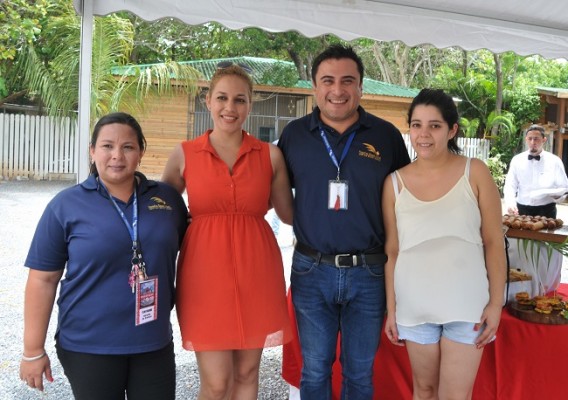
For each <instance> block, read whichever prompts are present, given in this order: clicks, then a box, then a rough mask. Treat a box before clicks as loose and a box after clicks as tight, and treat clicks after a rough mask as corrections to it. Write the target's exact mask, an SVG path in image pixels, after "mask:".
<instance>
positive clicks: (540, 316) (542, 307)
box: [509, 292, 568, 325]
mask: <svg viewBox="0 0 568 400" xmlns="http://www.w3.org/2000/svg"><path fill="white" fill-rule="evenodd" d="M509 311H510V313H511V315H513V316H514V317H517V318H519V319H522V320H523V321H527V322H533V323H536V324H547V325H562V324H568V302H566V301H565V300H564V299H563V298H562V297H560V296H558V295H553V296H534V297H530V295H529V293H528V292H518V293H516V294H515V301H513V302H512V303H510V304H509Z"/></svg>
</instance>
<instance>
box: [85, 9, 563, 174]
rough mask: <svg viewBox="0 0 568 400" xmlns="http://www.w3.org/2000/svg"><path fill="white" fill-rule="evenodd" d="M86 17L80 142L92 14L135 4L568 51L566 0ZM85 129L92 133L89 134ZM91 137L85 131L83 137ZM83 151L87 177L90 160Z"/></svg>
mask: <svg viewBox="0 0 568 400" xmlns="http://www.w3.org/2000/svg"><path fill="white" fill-rule="evenodd" d="M74 4H75V9H76V10H77V12H78V13H79V14H80V15H82V16H83V17H84V18H83V37H82V48H81V50H82V51H81V53H82V58H81V85H80V87H81V90H80V102H79V103H80V104H81V105H82V106H80V109H79V121H80V122H79V127H80V132H81V134H80V136H81V137H80V140H79V149H86V148H87V144H88V135H89V122H88V121H89V115H88V110H89V107H88V101H89V95H88V90H83V88H89V87H90V69H91V67H90V54H91V41H92V39H91V37H92V20H93V15H107V14H110V13H113V12H117V11H130V12H132V13H134V14H136V15H138V16H139V17H141V18H143V19H145V20H149V21H151V20H157V19H161V18H165V17H174V18H177V19H180V20H181V21H183V22H185V23H187V24H190V25H199V24H203V23H206V22H211V21H216V22H219V23H221V24H223V25H225V26H227V27H228V28H233V29H238V28H245V27H250V26H255V27H259V28H262V29H266V30H270V31H287V30H296V31H299V32H301V33H302V34H304V35H306V36H310V37H313V36H318V35H322V34H326V33H331V34H334V35H336V36H339V37H341V38H342V39H345V40H352V39H355V38H359V37H367V38H371V39H375V40H385V41H391V40H401V41H403V42H404V43H406V44H407V45H410V46H415V45H418V44H425V43H428V44H432V45H434V46H436V47H438V48H444V47H449V46H460V47H462V48H464V49H466V50H474V49H481V48H485V49H489V50H491V51H493V52H496V53H500V52H504V51H509V50H511V51H514V52H516V53H517V54H520V55H530V54H540V55H542V56H543V57H547V58H568V18H566V11H568V5H566V3H565V2H564V1H562V0H557V1H550V0H496V1H488V0H390V1H376V0H74ZM85 135H86V136H85ZM85 137H86V139H85ZM77 154H79V174H78V179H79V181H81V180H82V179H84V178H86V176H87V173H88V162H87V160H82V157H81V154H82V153H81V152H78V153H77Z"/></svg>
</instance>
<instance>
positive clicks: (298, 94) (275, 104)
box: [136, 57, 418, 178]
mask: <svg viewBox="0 0 568 400" xmlns="http://www.w3.org/2000/svg"><path fill="white" fill-rule="evenodd" d="M220 61H232V62H234V63H241V64H246V65H248V66H250V67H251V69H252V71H253V72H252V73H251V75H252V77H253V80H254V81H255V87H254V94H253V100H254V102H253V109H252V111H251V114H250V116H249V118H248V120H247V123H246V125H245V129H246V130H247V131H248V132H250V133H251V134H253V135H255V136H257V137H258V138H260V139H261V140H264V141H267V142H272V141H274V140H276V139H278V137H279V136H280V134H281V133H282V130H283V129H284V127H285V126H286V124H287V123H288V122H289V121H291V120H293V119H296V118H298V117H302V116H304V115H306V114H307V113H309V112H310V111H311V110H312V108H313V107H314V99H313V91H312V87H311V82H307V81H298V82H297V83H296V84H295V85H294V86H292V87H284V86H278V85H273V84H271V82H270V76H273V75H274V74H276V73H277V71H280V70H281V69H282V64H285V66H287V67H288V68H294V67H293V64H292V63H284V62H282V61H277V60H272V59H264V58H253V57H238V58H229V59H222V60H221V59H217V60H203V61H192V62H187V64H190V65H192V66H193V67H194V68H195V69H197V70H198V71H200V72H201V73H202V75H203V79H202V80H200V81H199V82H198V93H197V95H196V96H189V95H187V94H181V93H178V94H174V95H172V96H171V97H160V98H149V99H148V100H147V101H146V103H145V105H144V108H145V111H144V113H143V114H141V115H136V118H137V119H138V120H139V121H140V124H141V125H142V129H143V130H144V134H145V136H146V139H147V141H148V148H147V151H146V154H145V156H144V158H143V160H142V165H141V166H140V169H141V171H142V172H144V173H145V174H147V175H148V176H149V177H152V178H159V177H160V175H161V173H162V171H163V169H164V166H165V163H166V161H167V158H168V156H169V154H170V153H171V151H172V149H173V148H174V146H175V145H176V144H177V143H179V142H181V141H183V140H187V139H192V138H195V137H196V136H199V135H201V134H202V133H203V132H204V131H205V130H206V129H208V128H210V127H211V126H212V122H211V119H210V116H209V112H208V111H207V108H206V107H205V94H206V93H207V90H208V89H207V88H208V84H209V78H210V77H211V76H212V75H213V73H214V72H215V70H216V65H217V64H218V63H219V62H220ZM275 65H277V66H278V69H275V68H274V66H275ZM272 71H273V72H272ZM416 94H418V90H416V89H409V88H404V87H400V86H397V85H391V84H388V83H385V82H379V81H375V80H372V79H367V78H365V79H364V82H363V97H362V100H361V105H362V106H363V107H364V108H365V109H366V110H367V111H368V112H370V113H372V114H374V115H377V116H379V117H381V118H383V119H385V120H387V121H390V122H392V123H393V124H394V125H395V126H396V127H398V129H400V131H401V132H407V130H408V124H407V123H406V113H407V110H408V107H409V105H410V103H411V102H412V99H413V98H414V96H415V95H416Z"/></svg>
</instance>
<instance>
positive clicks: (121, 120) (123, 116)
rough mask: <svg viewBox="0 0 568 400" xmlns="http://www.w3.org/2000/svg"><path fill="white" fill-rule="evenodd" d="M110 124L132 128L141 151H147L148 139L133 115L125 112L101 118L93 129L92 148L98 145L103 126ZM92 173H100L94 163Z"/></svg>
mask: <svg viewBox="0 0 568 400" xmlns="http://www.w3.org/2000/svg"><path fill="white" fill-rule="evenodd" d="M110 124H123V125H128V126H129V127H131V128H132V129H133V130H134V132H135V133H136V138H137V139H138V146H140V150H142V151H146V138H145V137H144V134H143V133H142V127H141V126H140V124H139V123H138V121H136V119H135V118H134V117H133V116H132V115H130V114H127V113H124V112H115V113H110V114H107V115H105V116H103V117H101V119H99V120H98V121H97V123H96V124H95V127H94V129H93V134H92V135H91V147H95V145H96V144H97V139H98V138H99V132H100V131H101V129H102V128H103V126H105V125H110ZM90 172H91V174H96V173H98V171H97V166H96V165H95V163H94V162H93V163H91V169H90Z"/></svg>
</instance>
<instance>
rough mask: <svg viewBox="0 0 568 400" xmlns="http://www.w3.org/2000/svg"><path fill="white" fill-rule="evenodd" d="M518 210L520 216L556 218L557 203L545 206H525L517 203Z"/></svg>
mask: <svg viewBox="0 0 568 400" xmlns="http://www.w3.org/2000/svg"><path fill="white" fill-rule="evenodd" d="M517 209H518V210H519V214H520V215H530V216H531V217H536V216H538V215H540V216H541V217H547V218H556V203H549V204H545V205H543V206H525V205H523V204H519V203H517Z"/></svg>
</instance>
